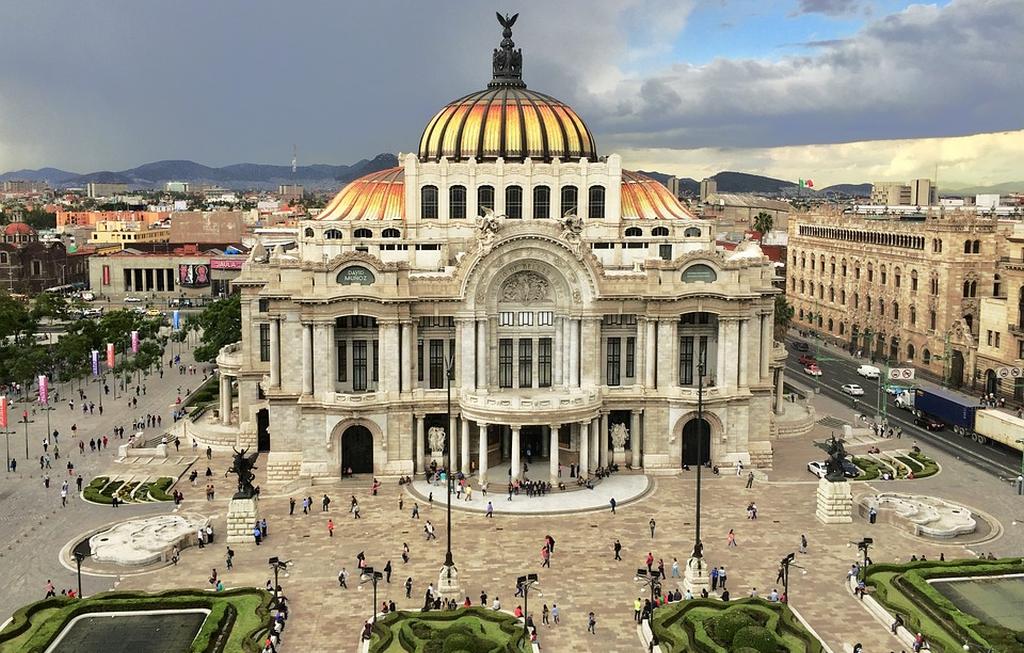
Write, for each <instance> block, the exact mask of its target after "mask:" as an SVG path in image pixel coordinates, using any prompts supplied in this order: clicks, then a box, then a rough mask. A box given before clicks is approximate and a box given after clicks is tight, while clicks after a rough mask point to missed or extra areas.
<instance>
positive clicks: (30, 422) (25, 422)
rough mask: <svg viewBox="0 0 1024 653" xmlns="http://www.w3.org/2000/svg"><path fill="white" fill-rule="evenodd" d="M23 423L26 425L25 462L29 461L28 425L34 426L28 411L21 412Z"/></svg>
mask: <svg viewBox="0 0 1024 653" xmlns="http://www.w3.org/2000/svg"><path fill="white" fill-rule="evenodd" d="M21 423H22V424H24V425H25V460H28V425H29V424H34V423H35V420H34V419H29V418H28V410H27V409H26V410H23V411H22V412H21Z"/></svg>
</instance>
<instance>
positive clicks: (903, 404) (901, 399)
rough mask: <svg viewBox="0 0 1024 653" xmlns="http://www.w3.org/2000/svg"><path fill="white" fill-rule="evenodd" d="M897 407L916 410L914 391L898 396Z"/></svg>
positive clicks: (907, 391) (905, 391)
mask: <svg viewBox="0 0 1024 653" xmlns="http://www.w3.org/2000/svg"><path fill="white" fill-rule="evenodd" d="M895 402H896V407H897V408H902V409H903V410H914V390H913V389H910V390H904V391H903V392H901V393H899V394H898V395H896V399H895Z"/></svg>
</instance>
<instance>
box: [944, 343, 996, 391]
mask: <svg viewBox="0 0 1024 653" xmlns="http://www.w3.org/2000/svg"><path fill="white" fill-rule="evenodd" d="M963 384H964V355H963V353H962V352H960V351H956V350H954V351H953V356H952V358H951V359H950V363H949V385H950V386H952V387H954V388H959V387H960V386H962V385H963ZM990 392H991V391H990Z"/></svg>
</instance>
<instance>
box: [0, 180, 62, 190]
mask: <svg viewBox="0 0 1024 653" xmlns="http://www.w3.org/2000/svg"><path fill="white" fill-rule="evenodd" d="M48 190H50V186H49V184H47V183H46V182H45V181H28V180H24V179H12V180H10V181H4V182H0V191H3V192H4V193H10V194H25V193H45V192H46V191H48Z"/></svg>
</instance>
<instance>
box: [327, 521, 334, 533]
mask: <svg viewBox="0 0 1024 653" xmlns="http://www.w3.org/2000/svg"><path fill="white" fill-rule="evenodd" d="M327 536H328V537H334V520H333V519H328V520H327Z"/></svg>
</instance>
